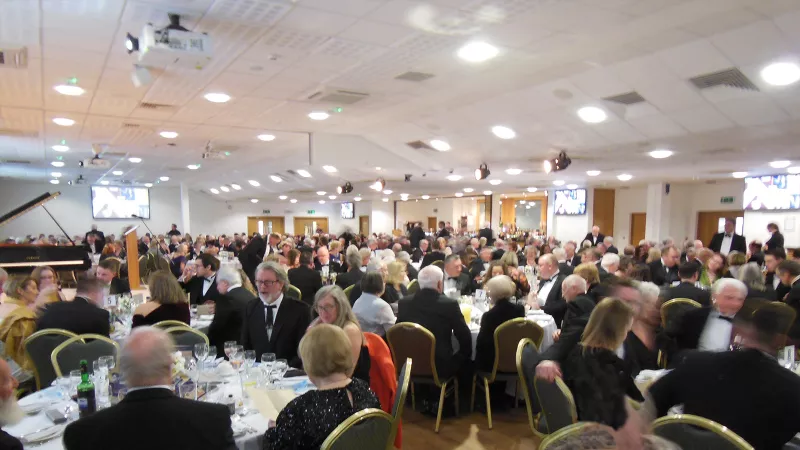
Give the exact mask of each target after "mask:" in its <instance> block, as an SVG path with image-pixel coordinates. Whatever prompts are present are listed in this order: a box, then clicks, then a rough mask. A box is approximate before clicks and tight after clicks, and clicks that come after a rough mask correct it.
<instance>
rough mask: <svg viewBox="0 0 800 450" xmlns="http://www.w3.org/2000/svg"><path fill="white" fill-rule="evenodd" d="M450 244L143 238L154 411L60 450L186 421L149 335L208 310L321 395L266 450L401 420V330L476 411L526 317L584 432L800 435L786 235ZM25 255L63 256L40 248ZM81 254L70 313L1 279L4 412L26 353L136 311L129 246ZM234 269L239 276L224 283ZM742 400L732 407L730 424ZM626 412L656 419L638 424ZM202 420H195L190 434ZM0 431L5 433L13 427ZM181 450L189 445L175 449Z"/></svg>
mask: <svg viewBox="0 0 800 450" xmlns="http://www.w3.org/2000/svg"><path fill="white" fill-rule="evenodd" d="M448 225H449V224H448V223H444V222H442V223H440V226H439V230H438V232H436V233H426V232H424V231H423V229H422V226H421V224H419V223H417V224H411V226H409V227H408V229H407V230H406V233H404V234H402V233H401V234H395V235H387V234H373V235H371V236H360V235H356V234H353V233H351V232H349V231H345V232H344V233H342V234H341V235H339V236H337V235H332V234H326V233H322V232H321V231H320V232H318V233H316V234H314V235H312V236H286V235H279V234H274V233H273V234H268V235H266V236H261V235H259V234H257V233H256V234H254V235H252V236H248V235H247V234H245V233H236V234H234V235H233V236H232V237H231V236H226V235H220V236H218V237H217V236H212V235H206V236H203V237H197V238H192V236H190V235H188V234H182V233H180V231H178V230H177V227H176V226H174V225H173V227H172V229H171V230H170V231H169V232H167V233H165V234H164V235H158V236H150V235H145V236H143V237H142V238H141V240H140V243H139V247H140V248H139V253H140V254H142V255H145V256H147V257H152V258H154V259H156V260H157V261H163V264H166V265H163V264H162V265H160V266H159V265H155V266H154V267H155V268H156V269H157V270H153V271H152V273H150V274H149V276H148V279H147V280H146V281H147V285H148V288H149V290H150V295H151V300H150V301H149V302H147V303H145V304H143V305H141V306H139V307H138V308H137V310H136V311H135V313H134V318H133V326H134V327H135V331H134V332H133V333H132V334H131V336H130V337H129V338H128V339H127V341H126V342H125V345H124V346H123V349H122V352H121V354H120V368H121V370H122V372H123V375H125V376H126V380H127V383H128V385H129V386H131V387H135V388H136V389H141V390H142V393H138V392H137V394H136V395H135V396H134V397H136V399H135V400H139V401H141V403H138V404H135V403H133V400H132V401H131V402H127V401H126V402H123V403H120V405H117V406H114V407H111V408H109V409H108V410H105V411H102V412H100V413H99V414H97V415H95V416H93V418H90V419H81V420H79V421H77V422H75V423H73V424H71V425H70V426H69V427H68V428H67V433H66V434H65V438H64V442H65V444H66V447H67V448H69V449H73V448H74V449H77V448H93V445H92V444H93V442H95V441H92V439H100V437H98V436H100V435H99V434H96V433H94V431H92V433H88V432H82V430H88V429H90V428H91V429H92V430H95V429H106V428H107V429H112V428H113V427H112V426H110V425H109V426H108V427H106V426H105V425H107V424H111V423H114V422H113V421H115V420H120V421H123V422H124V421H125V420H126V418H128V417H133V416H134V414H138V413H139V412H140V411H144V410H145V408H147V411H153V410H155V409H158V408H155V405H163V407H164V408H167V407H169V408H172V409H171V410H170V411H172V412H170V413H167V412H165V411H159V412H148V413H147V414H145V415H149V417H148V421H150V422H151V425H152V427H153V428H154V429H157V428H159V427H164V426H172V425H167V424H168V423H170V421H169V420H166V419H164V418H163V417H165V415H167V414H168V415H170V416H181V417H184V416H182V415H181V412H180V411H182V410H183V408H188V407H189V404H188V403H186V402H188V400H187V401H184V400H179V399H173V398H172V397H170V398H169V401H167V400H166V398H167V397H168V396H167V394H166V393H165V392H162V391H157V390H158V389H163V385H168V384H170V383H168V382H166V381H167V380H166V379H165V377H167V376H168V375H169V364H170V361H169V358H168V355H169V354H170V353H169V351H170V348H171V347H170V345H171V344H170V342H169V338H168V336H167V335H165V334H163V333H162V332H160V331H159V330H156V329H153V328H151V327H150V325H153V324H155V323H157V322H159V321H162V320H179V321H182V322H185V323H187V324H188V323H189V319H190V313H189V309H190V308H189V307H190V305H200V304H205V305H207V307H208V308H209V309H210V310H211V311H212V312H213V313H214V319H213V322H212V324H211V326H210V327H209V330H208V337H209V340H210V342H211V344H212V345H215V346H217V347H218V349H219V350H218V354H223V353H224V351H223V348H222V345H223V344H224V342H227V341H231V340H236V341H238V342H239V343H240V344H241V345H243V346H244V348H245V349H246V350H255V351H256V355H259V357H260V355H262V354H265V353H273V354H275V355H276V357H277V358H278V359H285V360H287V361H288V362H289V365H290V366H292V367H295V368H302V369H303V370H305V372H306V373H307V374H308V375H309V377H310V378H311V380H312V382H314V384H315V386H316V387H317V388H318V390H317V391H312V392H310V393H308V394H304V395H302V396H300V397H298V398H297V399H295V400H294V401H292V402H291V403H289V405H288V406H287V407H286V408H285V409H284V410H283V411H281V413H280V415H279V416H278V418H277V421H276V423H274V424H272V425H273V426H271V428H270V429H269V430H268V431H267V433H266V435H265V439H264V448H267V449H283V448H303V449H305V448H308V449H311V448H318V447H319V445H320V444H321V442H322V441H323V440H324V439H325V438H326V437H327V435H328V434H329V433H330V432H331V431H332V430H333V429H334V428H335V427H336V426H337V425H338V424H339V423H341V422H342V421H344V420H345V419H346V418H347V417H348V416H349V415H351V414H353V413H354V412H357V411H359V410H361V409H364V408H371V407H378V408H380V407H383V408H384V409H386V408H387V404H388V408H391V399H390V398H391V395H392V394H391V387H390V386H389V385H387V381H386V380H385V379H382V378H376V376H375V373H376V372H375V370H372V369H374V368H375V367H376V365H378V364H380V365H384V364H386V359H387V357H386V355H388V354H389V352H388V348H387V347H386V344H385V343H384V342H383V339H382V338H385V336H386V333H387V331H388V330H389V329H390V328H391V327H392V326H393V325H395V324H396V323H401V322H412V323H416V324H419V325H421V326H423V327H425V328H426V329H428V330H429V331H430V332H431V333H432V334H433V335H434V336H435V338H436V348H435V359H436V366H437V368H438V371H439V376H440V377H442V378H447V377H450V376H455V377H458V379H459V380H463V382H462V383H460V384H461V387H462V388H465V389H466V391H465V393H466V394H468V388H469V386H470V382H471V379H472V376H473V374H474V373H475V371H476V370H481V371H485V370H487V369H488V370H491V366H492V363H493V361H494V358H495V346H494V332H495V330H496V329H497V328H498V327H499V326H500V325H501V324H502V323H504V322H506V321H508V320H510V319H514V318H518V317H524V316H525V315H526V311H529V310H532V309H533V310H541V311H543V312H544V313H545V314H547V315H550V316H552V317H553V320H554V321H555V323H556V326H557V330H556V331H555V333H554V335H553V336H552V338H553V340H554V344H553V345H552V346H550V347H549V348H547V349H546V350H544V351H543V352H542V353H541V354H539V355H537V360H536V361H534V362H533V364H532V366H533V367H535V372H534V373H531V376H536V377H540V378H543V379H546V380H553V379H555V378H556V377H561V378H563V380H564V381H565V382H566V384H567V386H568V387H569V388H570V390H571V391H572V394H573V396H574V399H575V403H576V406H577V410H578V416H579V420H581V421H592V422H598V423H601V424H604V425H608V426H610V427H612V428H614V429H615V430H618V432H619V436H620V439H623V438H625V437H626V436H629V435H630V434H632V433H636V432H640V431H641V430H640V429H639V426H640V425H641V423H644V422H643V421H647V420H652V419H653V418H654V417H657V416H660V415H664V414H666V411H667V410H668V409H669V408H670V407H672V406H674V405H677V404H683V405H684V412H686V413H690V414H698V415H702V416H703V417H706V418H708V419H711V420H714V421H717V422H719V423H722V424H723V425H725V426H727V427H729V428H730V429H732V430H733V431H735V432H736V433H738V434H739V435H741V436H742V437H744V438H745V439H746V440H748V442H750V443H751V444H753V445H754V446H755V447H756V448H779V447H780V446H777V447H776V444H778V443H780V444H782V443H783V442H786V441H788V440H789V439H790V438H791V437H792V436H793V435H794V433H795V432H797V431H800V425H798V424H800V378H798V377H797V375H794V374H793V373H791V372H789V371H787V370H786V369H784V368H782V367H780V366H779V365H778V362H777V361H776V359H775V356H776V354H777V352H778V350H779V349H780V348H781V347H783V346H784V345H785V344H786V343H787V342H789V343H797V342H800V324H798V322H797V321H796V320H795V317H796V316H797V315H798V312H800V262H798V261H797V259H798V257H800V253H799V252H797V251H789V253H790V254H791V256H789V255H787V249H785V248H784V246H783V237H782V236H781V235H780V232H779V231H778V227H777V225H775V224H770V226H769V231H770V233H771V234H772V239H770V240H769V241H768V242H767V243H766V244H764V245H761V243H759V242H751V243H750V244H749V245H747V244H746V241H745V239H744V237H743V236H740V235H738V234H736V233H735V232H734V225H735V224H734V222H733V221H730V220H729V221H727V222H726V224H725V230H724V231H723V232H721V233H719V234H717V235H715V236H714V237H713V238H712V239H711V241H710V242H709V244H708V246H705V245H704V243H703V242H701V241H697V240H694V241H686V242H685V243H682V244H676V243H675V241H674V240H673V239H670V238H667V239H664V240H663V241H662V242H660V243H655V242H651V241H641V242H639V243H638V245H635V246H634V245H628V246H625V247H624V248H621V249H618V248H617V247H615V246H614V238H613V237H611V236H605V235H603V234H602V233H601V232H600V231H601V230H600V229H599V228H598V227H596V226H595V227H593V228H592V230H591V231H589V232H588V233H587V235H586V236H585V237H584V239H583V240H582V241H580V242H577V241H563V242H562V241H559V239H557V238H556V237H554V236H547V237H545V236H536V235H527V234H518V235H515V237H511V236H505V235H503V234H502V233H499V234H498V233H496V232H494V231H493V230H492V229H491V228H489V227H488V224H487V225H486V226H485V227H484V228H483V229H481V230H479V231H478V232H477V233H467V232H457V231H456V230H453V229H452V227H450V226H448ZM26 240H27V241H29V242H31V243H38V244H45V245H46V244H53V243H65V241H64V240H63V239H62V240H59V239H56V238H55V237H54V236H47V237H46V236H43V235H40V236H39V237H37V238H34V237H30V238H28V239H26ZM66 242H69V241H68V240H67V241H66ZM81 245H85V246H86V248H87V251H88V252H90V253H93V254H98V253H99V254H100V255H101V256H100V258H99V259H100V262H99V264H98V265H97V267H96V269H95V272H96V275H95V276H94V277H83V276H78V277H76V296H75V299H72V300H70V301H65V300H66V299H65V298H64V296H63V294H62V293H61V291H60V289H59V274H58V273H57V272H56V271H55V270H53V269H52V268H49V267H40V268H38V269H37V270H36V271H34V273H33V274H31V275H25V276H19V275H15V276H10V277H9V276H7V274H5V273H0V278H2V280H0V281H3V283H2V286H3V293H4V300H3V303H2V305H0V319H1V320H2V322H0V341H2V344H3V347H4V348H3V352H4V354H5V357H6V358H5V360H6V361H7V362H8V364H10V366H11V368H10V369H8V368H7V366H6V365H5V363H3V364H2V365H0V399H3V398H5V397H4V391H3V389H2V388H3V386H4V385H3V384H2V382H3V381H4V380H8V379H14V378H18V379H19V380H20V381H22V382H25V381H26V380H27V379H29V377H30V371H31V369H32V368H31V363H30V361H27V360H26V355H25V352H24V349H23V348H22V342H23V341H24V339H25V338H26V337H27V336H29V335H30V334H32V333H33V332H35V331H36V330H40V329H46V328H61V329H66V330H69V331H73V332H75V333H77V334H81V333H97V334H101V335H106V336H107V335H108V334H109V315H108V312H106V311H105V310H104V309H103V307H102V306H103V298H104V296H105V295H108V294H115V293H123V292H128V291H130V287H129V284H128V283H127V281H126V280H125V274H126V264H125V261H126V253H127V252H126V248H125V243H124V242H121V241H118V240H116V238H115V236H114V235H108V236H106V235H104V234H103V233H102V232H101V231H99V230H97V229H96V227H93V228H92V230H90V231H89V232H88V233H86V235H85V236H84V237H83V239H81ZM221 252H226V253H223V254H222V255H221V254H220V253H221ZM222 256H225V259H229V258H235V259H236V260H237V261H238V264H236V265H231V264H227V265H221V263H220V259H221V258H222ZM239 265H240V266H241V269H239V268H237V266H239ZM412 282H413V284H414V285H415V289H414V290H413V292H412V291H410V290H409V287H410V285H411V284H412ZM479 292H481V293H484V294H485V295H486V296H487V297H488V299H489V301H490V303H491V305H492V307H491V309H489V310H488V311H487V312H486V313H485V314H484V315H483V317H482V318H481V321H480V330H479V332H478V336H477V341H476V345H475V355H474V361H473V358H472V348H473V347H472V339H471V332H470V330H469V328H468V324H467V323H466V321H465V320H464V317H463V315H462V313H461V310H460V308H459V305H458V302H457V300H456V298H457V297H460V296H462V295H475V294H478V293H479ZM348 293H349V294H348ZM676 298H683V299H686V298H688V299H691V300H693V301H695V302H697V303H698V304H699V305H700V307H699V308H696V309H693V310H691V311H688V312H686V313H685V314H683V315H681V316H680V317H678V318H676V320H673V321H671V322H670V323H669V324H667V325H668V326H664V324H663V322H662V317H661V314H660V311H661V305H662V304H663V303H664V302H666V301H669V300H671V299H676ZM787 305H788V308H786V306H787ZM375 338H377V341H376V340H375ZM376 342H377V343H376ZM454 342H455V343H457V350H456V346H454ZM731 350H735V351H731ZM147 355H152V357H151V358H149V359H148V358H147ZM381 355H383V356H381ZM388 359H389V363H391V357H390V356H389V357H388ZM660 367H669V368H672V369H674V370H673V371H672V372H670V373H669V375H666V376H664V377H663V378H662V379H660V380H659V381H657V382H656V383H655V384H654V385H653V386H652V387H651V388H650V390H649V391H648V393H647V395H645V396H642V393H641V392H640V391H639V390H638V389H637V388H636V386H635V385H634V383H633V380H634V377H636V376H637V374H638V373H639V372H641V371H642V370H653V369H658V368H660ZM392 369H394V368H392ZM4 372H9V374H6V373H4ZM11 373H13V375H14V376H13V377H12V376H11ZM391 373H395V372H394V371H392V372H391ZM26 374H27V378H26ZM787 374H788V375H787ZM722 375H724V376H722ZM720 380H723V381H720ZM394 381H395V383H396V380H394ZM389 384H391V383H389ZM741 386H765V387H766V386H769V389H756V390H749V391H744V390H741V389H739V387H741ZM145 391H147V392H145ZM733 391H737V392H739V395H737V402H738V403H736V404H735V405H734V403H732V401H733V400H732V399H731V398H730V395H729V394H730V392H733ZM129 392H130V389H129ZM387 393H388V394H387ZM387 395H388V398H389V401H388V402H387V401H386V399H387ZM418 395H422V397H423V401H422V405H423V406H422V410H423V411H435V410H436V402H438V401H439V400H438V395H436V396H431V398H430V399H427V400H426V399H424V397H425V393H424V392H421V393H420V392H418ZM628 398H632V399H634V400H636V401H639V402H644V405H645V407H643V408H642V411H639V412H634V411H633V410H632V409H631V408H630V405H629V403H628V400H627V399H628ZM126 400H127V397H126ZM167 405H170V406H167ZM764 405H770V407H769V408H765V406H764ZM151 406H152V408H151ZM641 412H644V413H645V414H641ZM195 414H196V412H191V415H190V413H189V412H188V411H187V414H186V415H185V417H193V416H194V415H195ZM648 414H649V416H648ZM204 417H205V418H204V419H203V420H202V421H200V422H194V423H191V424H189V423H188V422H190V421H188V420H187V421H186V422H187V423H186V424H183V422H181V424H182V425H181V426H179V427H175V428H185V430H184V432H186V433H192V432H193V431H192V430H200V429H202V431H198V432H197V433H196V435H195V436H193V438H192V439H197V441H196V442H197V443H198V444H197V445H198V446H200V447H203V448H230V445H231V442H232V437H231V435H230V419H229V418H228V417H227V415H226V414H221V411H219V410H217V408H211V407H209V409H208V411H207V414H205V415H204ZM181 420H183V419H181ZM0 422H2V424H3V425H8V424H9V423H10V422H8V421H7V420H6V419H4V418H3V417H0ZM184 425H185V426H184ZM226 425H227V428H226ZM148 429H150V428H148ZM90 435H91V436H92V437H89V436H90ZM212 435H213V436H212ZM96 442H103V441H96ZM187 442H195V441H194V440H189V441H181V444H180V445H181V446H187ZM212 443H215V444H214V445H212ZM130 448H133V447H130Z"/></svg>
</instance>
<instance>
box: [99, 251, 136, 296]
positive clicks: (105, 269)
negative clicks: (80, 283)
mask: <svg viewBox="0 0 800 450" xmlns="http://www.w3.org/2000/svg"><path fill="white" fill-rule="evenodd" d="M97 279H98V280H100V281H102V282H103V283H104V284H105V286H106V287H105V290H106V295H117V294H130V293H131V286H130V285H129V284H128V280H123V279H121V278H119V262H118V261H115V260H110V259H106V260H104V261H100V264H98V265H97Z"/></svg>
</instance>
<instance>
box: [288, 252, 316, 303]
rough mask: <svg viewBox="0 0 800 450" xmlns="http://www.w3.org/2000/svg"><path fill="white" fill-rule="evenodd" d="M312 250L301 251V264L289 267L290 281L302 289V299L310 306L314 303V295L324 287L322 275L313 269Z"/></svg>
mask: <svg viewBox="0 0 800 450" xmlns="http://www.w3.org/2000/svg"><path fill="white" fill-rule="evenodd" d="M313 267H314V263H313V262H312V256H311V252H310V251H308V250H304V251H303V252H302V253H300V265H299V266H298V267H295V268H294V269H289V283H290V284H291V285H292V286H294V287H296V288H297V289H300V294H301V295H302V300H303V301H304V302H306V303H307V304H308V306H309V307H310V306H311V305H312V304H313V303H314V295H315V294H316V293H317V291H318V290H320V289H322V276H321V275H320V274H319V272H317V271H316V270H314V269H313Z"/></svg>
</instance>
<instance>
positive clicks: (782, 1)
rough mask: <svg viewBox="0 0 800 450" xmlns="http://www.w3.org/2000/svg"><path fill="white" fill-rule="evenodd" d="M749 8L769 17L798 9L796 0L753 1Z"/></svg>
mask: <svg viewBox="0 0 800 450" xmlns="http://www.w3.org/2000/svg"><path fill="white" fill-rule="evenodd" d="M749 8H750V9H752V10H753V11H756V12H759V13H761V14H763V15H765V16H767V17H773V16H779V15H782V14H785V13H787V12H790V11H795V10H797V2H796V1H795V0H767V1H757V2H752V3H751V4H750V5H749Z"/></svg>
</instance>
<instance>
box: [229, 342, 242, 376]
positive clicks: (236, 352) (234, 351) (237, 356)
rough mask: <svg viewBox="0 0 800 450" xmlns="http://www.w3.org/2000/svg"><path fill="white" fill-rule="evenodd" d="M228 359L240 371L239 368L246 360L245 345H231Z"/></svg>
mask: <svg viewBox="0 0 800 450" xmlns="http://www.w3.org/2000/svg"><path fill="white" fill-rule="evenodd" d="M228 360H229V361H230V362H231V365H232V366H233V368H234V369H236V370H237V371H239V369H240V368H241V367H242V363H243V362H244V347H243V346H241V345H235V346H233V347H231V349H230V353H229V354H228Z"/></svg>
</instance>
